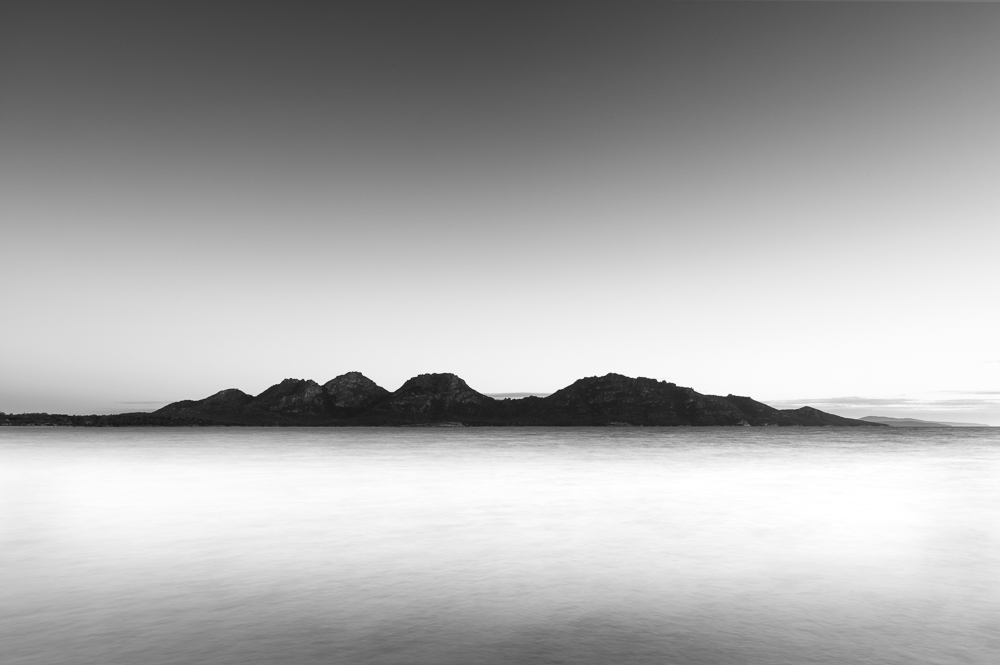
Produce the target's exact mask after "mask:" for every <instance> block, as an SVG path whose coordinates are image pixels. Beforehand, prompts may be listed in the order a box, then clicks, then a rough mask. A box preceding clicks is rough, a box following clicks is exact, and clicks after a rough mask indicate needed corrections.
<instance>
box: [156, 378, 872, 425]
mask: <svg viewBox="0 0 1000 665" xmlns="http://www.w3.org/2000/svg"><path fill="white" fill-rule="evenodd" d="M152 415H154V416H157V417H182V418H187V419H198V420H207V421H212V422H216V423H218V424H234V425H237V424H238V425H369V426H371V425H434V424H446V423H447V424H463V425H472V426H475V425H515V426H516V425H522V426H523V425H554V426H574V425H576V426H579V425H590V426H615V425H634V426H713V425H714V426H739V425H742V426H753V427H761V426H851V427H858V426H866V425H867V426H871V423H865V422H863V421H859V420H852V419H850V418H841V417H839V416H835V415H832V414H829V413H824V412H823V411H818V410H816V409H812V408H810V407H803V408H801V409H794V410H791V409H789V410H779V409H775V408H773V407H770V406H768V405H766V404H763V403H761V402H757V401H755V400H753V399H751V398H749V397H740V396H736V395H727V396H725V397H720V396H716V395H703V394H701V393H699V392H697V391H695V390H693V389H691V388H685V387H682V386H678V385H676V384H673V383H667V382H665V381H657V380H655V379H648V378H643V377H639V378H632V377H628V376H623V375H621V374H607V375H605V376H592V377H587V378H583V379H580V380H578V381H576V382H574V383H573V384H571V385H569V386H567V387H565V388H563V389H562V390H559V391H557V392H555V393H553V394H551V395H549V396H547V397H534V396H529V397H523V398H520V399H502V400H498V399H494V398H492V397H489V396H487V395H484V394H482V393H480V392H477V391H476V390H474V389H472V388H471V387H469V385H468V384H467V383H466V382H465V381H463V380H462V379H461V378H460V377H458V376H456V375H454V374H421V375H419V376H415V377H413V378H412V379H409V380H408V381H406V382H405V383H404V384H403V385H402V386H400V388H399V389H398V390H396V391H394V392H389V391H388V390H385V389H384V388H381V387H380V386H378V385H377V384H376V383H375V382H374V381H372V380H371V379H369V378H367V377H365V376H364V375H363V374H361V373H360V372H349V373H347V374H343V375H341V376H338V377H336V378H334V379H331V380H330V381H328V382H327V383H326V384H324V385H322V386H320V385H319V384H317V383H316V382H315V381H310V380H304V379H285V380H284V381H282V382H281V383H278V384H276V385H274V386H271V387H270V388H268V389H267V390H265V391H264V392H262V393H261V394H259V395H257V396H256V397H252V396H250V395H247V394H246V393H242V392H240V391H237V390H224V391H222V392H220V393H216V394H215V395H212V396H211V397H207V398H205V399H204V400H200V401H184V402H176V403H174V404H170V405H168V406H165V407H163V408H162V409H160V410H158V411H155V412H154V413H153V414H152Z"/></svg>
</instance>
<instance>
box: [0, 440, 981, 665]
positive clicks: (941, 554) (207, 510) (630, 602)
mask: <svg viewBox="0 0 1000 665" xmlns="http://www.w3.org/2000/svg"><path fill="white" fill-rule="evenodd" d="M998 617H1000V433H998V430H993V429H942V430H901V429H889V428H882V429H877V430H869V429H865V430H854V429H799V428H792V429H769V428H760V429H758V428H710V429H689V428H678V429H674V428H664V429H658V428H647V429H633V428H621V429H617V428H613V429H612V428H601V429H516V428H511V429H434V428H431V429H421V428H417V429H410V428H405V429H251V428H207V429H187V428H185V429H122V430H118V429H63V428H0V662H3V663H5V664H8V665H15V664H19V665H20V664H25V665H26V664H30V665H38V664H49V663H53V664H62V663H66V664H72V665H117V664H128V665H132V664H136V665H138V664H141V665H161V664H166V663H171V664H178V665H182V664H183V665H189V664H199V665H215V664H221V663H227V664H229V663H232V664H248V663H275V664H278V663H281V664H288V665H299V664H304V663H345V664H353V663H359V664H362V663H364V664H367V663H373V664H374V663H378V664H390V663H392V664H423V663H427V664H434V665H437V664H441V665H448V664H455V665H459V664H461V665H466V664H468V665H472V664H493V663H496V664H500V663H595V664H596V663H614V664H619V663H620V664H629V663H663V664H669V663H677V664H698V663H706V664H707V663H711V664H721V663H726V664H730V663H731V664H733V665H736V664H739V665H747V664H758V663H759V664H766V665H778V664H785V663H787V664H788V665H805V664H809V663H831V664H832V663H837V664H840V663H878V664H882V663H899V664H900V665H903V664H905V665H915V664H921V663H941V664H948V665H952V664H955V663H983V664H987V663H989V664H990V665H992V664H994V663H998V662H1000V620H998Z"/></svg>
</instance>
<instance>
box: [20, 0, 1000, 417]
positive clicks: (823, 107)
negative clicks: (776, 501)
mask: <svg viewBox="0 0 1000 665" xmlns="http://www.w3.org/2000/svg"><path fill="white" fill-rule="evenodd" d="M998 35H1000V5H997V4H955V3H943V4H936V3H871V4H869V3H822V2H820V3H815V2H803V3H796V2H787V3H757V2H735V3H724V2H698V3H672V2H660V3H656V2H649V3H622V2H611V3H587V2H565V3H546V2H532V3H524V4H519V3H507V2H505V3H499V2H498V3H464V2H458V3H408V2H406V3H377V2H376V3H372V2H363V3H338V4H336V6H335V7H322V8H317V7H316V6H315V5H298V4H295V3H287V2H281V3H275V4H270V5H269V4H266V3H241V2H239V3H222V2H216V3H161V4H156V3H129V2H123V3H100V2H92V3H65V4H55V3H52V4H50V3H37V2H13V1H8V2H4V3H2V5H0V227H2V234H0V298H2V303H3V304H2V310H0V311H2V314H0V411H6V412H8V413H12V412H13V413H16V412H25V411H49V412H63V413H93V412H96V413H109V412H120V411H135V410H151V409H154V408H157V407H158V406H159V405H162V404H165V403H167V402H171V401H175V400H179V399H199V398H202V397H205V396H207V395H210V394H212V393H214V392H216V391H218V390H221V389H224V388H233V387H234V388H240V389H242V390H245V391H247V392H249V393H253V394H256V393H258V392H260V391H262V390H264V389H265V388H267V387H268V386H270V385H272V384H274V383H276V382H278V381H280V380H281V379H284V378H287V377H294V378H312V379H315V380H317V381H319V382H321V383H322V382H325V381H327V380H329V379H330V378H333V377H334V376H337V375H339V374H342V373H344V372H347V371H355V370H356V371H361V372H363V373H364V374H365V375H366V376H368V377H370V378H372V379H373V380H375V381H376V382H377V383H379V384H380V385H382V386H384V387H386V388H387V389H389V390H394V389H396V388H398V387H399V386H400V385H401V384H402V383H403V382H404V381H405V380H406V379H407V378H409V377H411V376H414V375H416V374H420V373H425V372H454V373H456V374H458V375H459V376H461V377H462V378H464V379H465V380H466V381H467V382H468V383H469V385H470V386H472V387H473V388H475V389H477V390H479V391H481V392H484V393H503V392H523V391H527V392H531V391H535V392H540V393H545V392H551V391H554V390H557V389H559V388H561V387H563V386H565V385H568V384H569V383H571V382H572V381H574V380H576V379H578V378H581V377H584V376H593V375H601V374H605V373H608V372H618V373H621V374H627V375H630V376H647V377H653V378H657V379H663V380H667V381H673V382H675V383H678V384H680V385H685V386H691V387H693V388H695V389H696V390H698V391H700V392H703V393H710V394H723V395H725V394H728V393H734V394H739V395H749V396H752V397H755V398H757V399H760V400H763V401H768V402H769V403H775V404H781V405H801V404H813V405H815V406H817V407H818V408H824V409H825V410H828V411H831V412H834V413H842V414H843V415H869V414H875V415H890V416H900V415H906V416H912V417H922V416H928V415H930V416H932V417H937V418H941V417H943V416H942V414H945V415H948V419H949V420H971V421H976V422H986V423H990V424H996V425H1000V344H998V340H1000V334H998V333H1000V314H998V307H997V305H996V303H997V291H998V289H997V287H998V285H1000V261H998V260H997V248H998V247H1000V196H998V192H1000V190H998V189H997V183H1000V123H998V121H997V119H998V118H1000V39H998V38H997V36H998ZM848 398H850V399H851V400H854V402H851V403H850V404H848V403H847V402H845V401H844V400H847V399H848ZM837 400H840V401H839V402H838V401H837ZM859 400H860V401H859ZM865 400H868V401H867V402H866V401H865ZM821 404H822V405H821ZM851 404H853V406H851ZM859 404H860V405H861V406H860V407H858V405H859ZM869 406H870V407H871V408H870V409H868V407H869ZM855 407H858V408H855ZM852 409H854V410H852ZM859 409H860V410H859ZM866 409H867V410H866Z"/></svg>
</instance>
